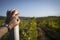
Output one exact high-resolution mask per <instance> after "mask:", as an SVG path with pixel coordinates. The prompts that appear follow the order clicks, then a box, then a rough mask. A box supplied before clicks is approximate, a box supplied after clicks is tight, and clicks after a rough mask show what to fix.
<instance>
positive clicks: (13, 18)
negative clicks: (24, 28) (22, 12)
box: [6, 10, 20, 29]
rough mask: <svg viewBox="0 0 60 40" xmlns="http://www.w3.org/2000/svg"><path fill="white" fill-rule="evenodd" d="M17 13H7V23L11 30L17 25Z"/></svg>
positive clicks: (11, 11)
mask: <svg viewBox="0 0 60 40" xmlns="http://www.w3.org/2000/svg"><path fill="white" fill-rule="evenodd" d="M18 16H19V13H18V11H17V10H10V11H7V19H6V20H7V21H6V23H8V25H9V28H10V29H12V28H13V27H14V26H15V25H17V24H19V22H20V20H19V18H18Z"/></svg>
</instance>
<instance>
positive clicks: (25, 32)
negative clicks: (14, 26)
mask: <svg viewBox="0 0 60 40" xmlns="http://www.w3.org/2000/svg"><path fill="white" fill-rule="evenodd" d="M5 19H6V17H2V16H0V25H2V24H3V23H4V22H5ZM20 19H21V22H20V24H19V30H20V31H19V34H20V40H60V16H48V17H20ZM8 34H9V33H6V35H4V36H3V37H2V38H1V39H0V40H8V39H9V37H8V36H9V35H8Z"/></svg>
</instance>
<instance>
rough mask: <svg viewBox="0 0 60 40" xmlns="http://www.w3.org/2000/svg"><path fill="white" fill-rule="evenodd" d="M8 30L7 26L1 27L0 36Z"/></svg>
mask: <svg viewBox="0 0 60 40" xmlns="http://www.w3.org/2000/svg"><path fill="white" fill-rule="evenodd" d="M7 32H8V28H7V27H1V28H0V38H1V37H2V36H3V35H4V34H5V33H7Z"/></svg>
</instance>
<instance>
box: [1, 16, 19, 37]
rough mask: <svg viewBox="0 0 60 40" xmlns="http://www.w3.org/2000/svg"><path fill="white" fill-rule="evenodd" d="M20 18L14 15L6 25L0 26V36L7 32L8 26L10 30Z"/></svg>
mask: <svg viewBox="0 0 60 40" xmlns="http://www.w3.org/2000/svg"><path fill="white" fill-rule="evenodd" d="M19 22H20V20H19V19H18V21H17V18H16V17H14V18H12V19H11V21H10V23H9V24H8V27H0V38H1V37H2V36H3V35H4V34H5V33H7V32H8V28H9V29H10V30H11V29H12V28H13V27H14V26H16V25H17V24H19Z"/></svg>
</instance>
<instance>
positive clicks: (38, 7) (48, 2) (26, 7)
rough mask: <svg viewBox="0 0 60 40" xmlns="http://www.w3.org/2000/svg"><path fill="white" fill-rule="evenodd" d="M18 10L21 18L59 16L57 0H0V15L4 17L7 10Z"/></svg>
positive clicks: (59, 5)
mask: <svg viewBox="0 0 60 40" xmlns="http://www.w3.org/2000/svg"><path fill="white" fill-rule="evenodd" d="M13 8H15V9H18V11H19V12H20V15H21V16H26V17H27V16H28V17H32V16H35V17H42V16H59V15H60V1H59V0H0V15H2V16H6V11H7V10H8V9H13Z"/></svg>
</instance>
